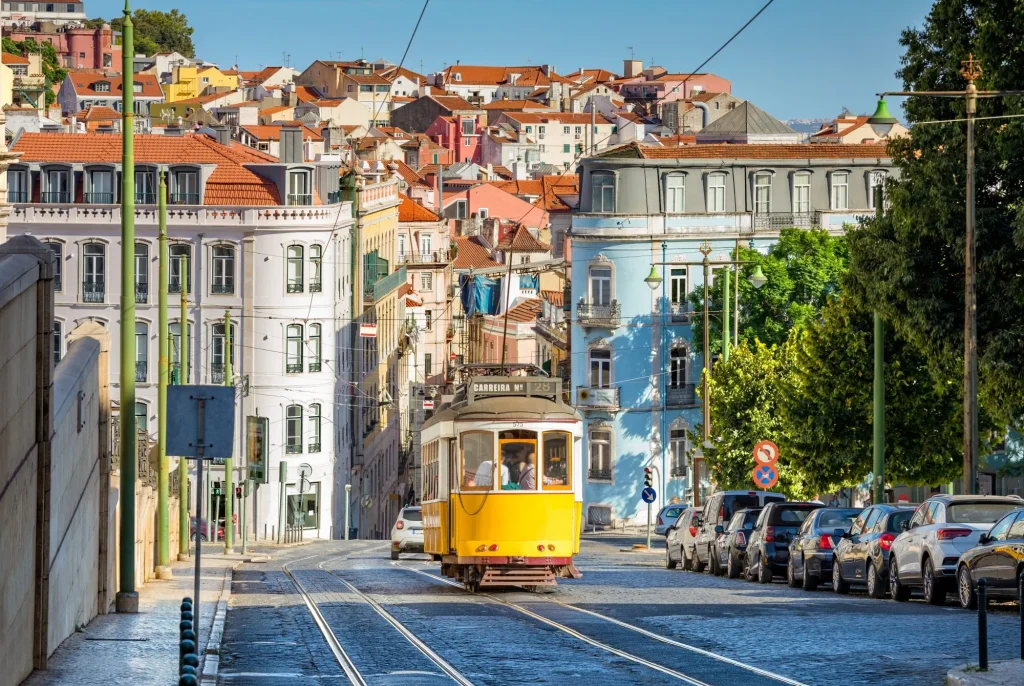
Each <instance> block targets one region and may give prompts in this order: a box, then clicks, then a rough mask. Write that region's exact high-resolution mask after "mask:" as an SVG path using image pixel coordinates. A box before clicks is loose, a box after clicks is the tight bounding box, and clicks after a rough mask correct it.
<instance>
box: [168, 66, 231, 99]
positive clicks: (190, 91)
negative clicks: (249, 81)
mask: <svg viewBox="0 0 1024 686" xmlns="http://www.w3.org/2000/svg"><path fill="white" fill-rule="evenodd" d="M238 85H239V82H238V74H225V73H224V72H222V71H221V70H220V69H217V68H216V67H205V68H203V69H200V68H198V67H194V66H179V67H175V68H174V71H173V72H172V75H171V83H167V84H164V86H163V89H164V99H165V101H166V102H168V103H172V102H177V101H178V100H188V99H189V98H198V97H199V96H200V95H205V94H207V93H210V92H214V89H217V88H223V89H227V90H235V89H236V88H238Z"/></svg>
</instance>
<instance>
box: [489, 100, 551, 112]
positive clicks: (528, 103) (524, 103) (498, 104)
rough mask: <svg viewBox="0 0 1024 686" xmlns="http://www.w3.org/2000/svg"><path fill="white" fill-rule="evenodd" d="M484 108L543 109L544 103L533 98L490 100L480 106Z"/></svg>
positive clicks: (544, 107)
mask: <svg viewBox="0 0 1024 686" xmlns="http://www.w3.org/2000/svg"><path fill="white" fill-rule="evenodd" d="M481 109H484V110H545V109H547V106H546V105H542V104H540V103H539V102H534V101H533V100H492V101H491V102H489V103H487V104H486V105H483V106H481Z"/></svg>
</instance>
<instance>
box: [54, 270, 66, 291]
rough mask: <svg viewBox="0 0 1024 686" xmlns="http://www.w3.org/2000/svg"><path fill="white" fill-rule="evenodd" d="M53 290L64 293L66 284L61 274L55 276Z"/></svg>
mask: <svg viewBox="0 0 1024 686" xmlns="http://www.w3.org/2000/svg"><path fill="white" fill-rule="evenodd" d="M53 290H55V291H62V290H64V282H63V281H62V280H61V277H60V274H54V275H53Z"/></svg>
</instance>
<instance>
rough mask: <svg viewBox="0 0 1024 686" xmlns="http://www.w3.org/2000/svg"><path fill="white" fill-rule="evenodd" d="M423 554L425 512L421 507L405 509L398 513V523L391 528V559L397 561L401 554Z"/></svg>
mask: <svg viewBox="0 0 1024 686" xmlns="http://www.w3.org/2000/svg"><path fill="white" fill-rule="evenodd" d="M422 552H423V510H422V509H421V508H419V507H404V508H402V511H401V512H399V513H398V521H397V522H395V525H394V526H393V527H391V559H392V560H397V559H398V554H399V553H422Z"/></svg>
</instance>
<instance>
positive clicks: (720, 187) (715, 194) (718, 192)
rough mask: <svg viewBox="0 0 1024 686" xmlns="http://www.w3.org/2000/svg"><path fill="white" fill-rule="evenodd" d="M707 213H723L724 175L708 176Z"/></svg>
mask: <svg viewBox="0 0 1024 686" xmlns="http://www.w3.org/2000/svg"><path fill="white" fill-rule="evenodd" d="M708 212H725V174H711V175H710V176H708Z"/></svg>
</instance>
